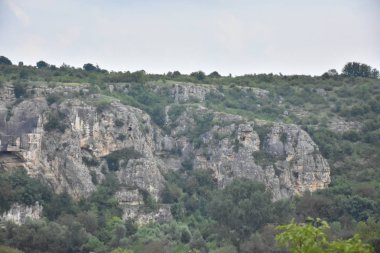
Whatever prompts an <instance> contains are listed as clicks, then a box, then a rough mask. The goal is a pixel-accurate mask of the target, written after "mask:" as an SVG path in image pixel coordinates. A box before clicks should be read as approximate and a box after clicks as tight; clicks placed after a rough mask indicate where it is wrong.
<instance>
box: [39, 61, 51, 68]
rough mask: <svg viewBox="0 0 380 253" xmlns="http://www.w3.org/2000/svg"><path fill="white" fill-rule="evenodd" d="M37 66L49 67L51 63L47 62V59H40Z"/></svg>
mask: <svg viewBox="0 0 380 253" xmlns="http://www.w3.org/2000/svg"><path fill="white" fill-rule="evenodd" d="M36 66H37V68H39V69H43V68H47V67H49V64H48V63H46V62H45V61H38V62H37V63H36Z"/></svg>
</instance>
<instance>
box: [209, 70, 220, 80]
mask: <svg viewBox="0 0 380 253" xmlns="http://www.w3.org/2000/svg"><path fill="white" fill-rule="evenodd" d="M208 77H211V78H219V77H221V75H220V74H219V73H218V72H217V71H214V72H211V73H210V74H209V75H208Z"/></svg>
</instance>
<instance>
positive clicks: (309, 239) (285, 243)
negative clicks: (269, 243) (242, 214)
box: [276, 219, 374, 253]
mask: <svg viewBox="0 0 380 253" xmlns="http://www.w3.org/2000/svg"><path fill="white" fill-rule="evenodd" d="M329 228H330V227H329V225H328V223H327V222H326V221H323V220H321V219H315V220H314V219H310V222H309V223H306V224H297V223H294V221H292V222H291V223H290V224H287V225H282V226H278V227H277V230H280V231H283V232H282V233H280V234H278V235H277V236H276V240H277V241H278V242H279V246H280V247H281V248H284V249H288V250H290V251H291V252H294V253H337V252H339V253H372V252H374V251H373V249H372V247H371V246H370V245H369V244H366V243H363V242H362V241H361V239H360V237H359V235H358V234H355V235H354V236H353V237H352V238H350V239H348V240H337V241H329V240H328V237H327V234H326V232H327V230H328V229H329Z"/></svg>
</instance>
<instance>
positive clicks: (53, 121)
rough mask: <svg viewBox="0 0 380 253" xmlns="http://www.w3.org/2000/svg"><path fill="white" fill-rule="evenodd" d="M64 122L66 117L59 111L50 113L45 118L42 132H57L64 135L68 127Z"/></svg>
mask: <svg viewBox="0 0 380 253" xmlns="http://www.w3.org/2000/svg"><path fill="white" fill-rule="evenodd" d="M66 122H67V120H66V115H65V114H64V113H62V112H59V111H55V112H51V113H49V115H48V117H47V122H46V123H45V124H44V130H45V131H47V132H50V131H53V130H58V131H60V132H61V133H64V132H65V130H66V128H68V127H69V126H68V124H67V123H66Z"/></svg>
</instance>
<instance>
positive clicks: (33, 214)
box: [0, 202, 43, 224]
mask: <svg viewBox="0 0 380 253" xmlns="http://www.w3.org/2000/svg"><path fill="white" fill-rule="evenodd" d="M42 209H43V208H42V206H41V205H40V204H39V203H38V202H36V203H35V204H34V205H32V206H26V205H24V204H13V205H12V206H11V208H10V210H9V211H7V212H5V213H3V214H2V215H1V216H0V222H6V221H11V222H14V223H16V224H24V223H25V222H26V221H27V220H37V219H40V218H41V216H42Z"/></svg>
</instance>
